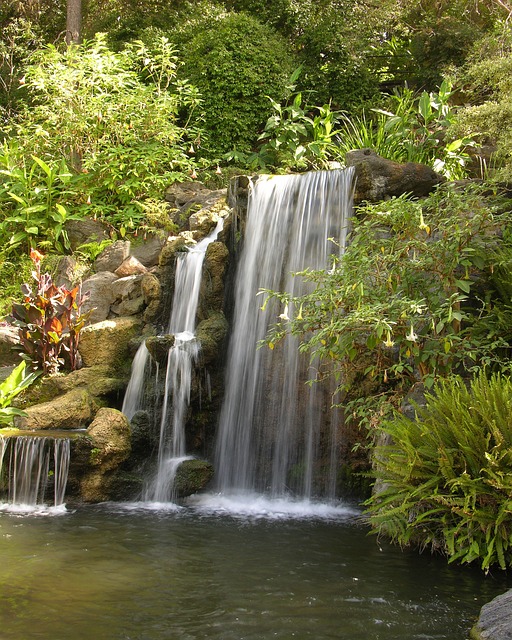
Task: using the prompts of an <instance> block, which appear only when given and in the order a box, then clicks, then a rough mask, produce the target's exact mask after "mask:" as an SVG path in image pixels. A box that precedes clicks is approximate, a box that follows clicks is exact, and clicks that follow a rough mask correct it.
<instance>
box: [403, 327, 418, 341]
mask: <svg viewBox="0 0 512 640" xmlns="http://www.w3.org/2000/svg"><path fill="white" fill-rule="evenodd" d="M405 339H406V340H409V341H410V342H417V341H418V336H417V334H415V333H414V328H413V326H412V324H411V330H410V331H409V333H408V334H407V335H406V336H405Z"/></svg>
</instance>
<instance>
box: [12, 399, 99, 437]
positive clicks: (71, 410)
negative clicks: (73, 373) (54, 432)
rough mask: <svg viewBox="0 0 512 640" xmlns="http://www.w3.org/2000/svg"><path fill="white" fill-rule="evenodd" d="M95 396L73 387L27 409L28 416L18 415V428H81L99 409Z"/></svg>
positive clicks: (89, 421) (16, 422)
mask: <svg viewBox="0 0 512 640" xmlns="http://www.w3.org/2000/svg"><path fill="white" fill-rule="evenodd" d="M97 408H98V407H97V405H96V403H95V401H94V398H93V397H92V396H91V395H90V394H89V393H88V392H87V390H86V389H73V390H72V391H69V392H68V393H65V394H64V395H60V396H57V397H56V398H53V399H52V400H49V401H48V402H43V403H42V404H36V405H33V406H31V407H28V408H27V409H25V411H26V414H27V415H26V416H24V417H17V418H15V420H14V424H15V426H16V428H18V429H30V430H33V431H36V430H40V429H44V430H48V429H81V428H83V427H86V426H87V425H88V424H90V423H91V421H92V419H93V418H94V415H95V413H96V411H97Z"/></svg>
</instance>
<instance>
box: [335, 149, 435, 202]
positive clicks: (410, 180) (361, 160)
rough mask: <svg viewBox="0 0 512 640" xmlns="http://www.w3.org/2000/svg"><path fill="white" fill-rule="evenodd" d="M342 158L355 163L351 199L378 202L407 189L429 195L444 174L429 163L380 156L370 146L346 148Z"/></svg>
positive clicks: (348, 164) (407, 190)
mask: <svg viewBox="0 0 512 640" xmlns="http://www.w3.org/2000/svg"><path fill="white" fill-rule="evenodd" d="M345 162H346V164H347V166H349V167H350V166H353V167H355V171H356V187H355V194H354V202H355V203H356V204H358V203H360V202H364V201H366V202H379V201H380V200H387V199H389V198H392V197H393V196H395V197H396V196H400V195H402V194H404V193H410V194H412V195H413V196H416V197H421V196H426V195H428V194H429V193H430V192H431V191H432V190H433V189H434V188H435V187H436V186H437V185H438V184H441V183H442V182H444V181H445V178H444V177H443V176H441V175H440V174H438V173H436V172H435V171H433V170H432V169H431V168H430V167H427V166H426V165H424V164H419V163H417V162H407V163H405V164H402V163H399V162H394V161H392V160H386V159H385V158H381V157H380V156H379V155H378V154H377V153H376V152H375V151H373V149H358V150H357V151H349V152H348V153H347V155H346V158H345Z"/></svg>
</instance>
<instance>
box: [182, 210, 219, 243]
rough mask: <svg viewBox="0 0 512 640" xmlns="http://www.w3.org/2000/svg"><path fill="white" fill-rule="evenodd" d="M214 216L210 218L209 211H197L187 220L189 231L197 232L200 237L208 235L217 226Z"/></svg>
mask: <svg viewBox="0 0 512 640" xmlns="http://www.w3.org/2000/svg"><path fill="white" fill-rule="evenodd" d="M215 218H216V216H212V212H211V210H210V209H199V211H196V212H195V213H193V214H192V215H191V216H190V218H189V219H188V224H189V227H190V231H193V232H194V231H197V232H199V234H200V235H201V236H202V237H206V236H207V235H209V233H210V232H211V231H213V229H215V225H216V224H217V220H216V219H215Z"/></svg>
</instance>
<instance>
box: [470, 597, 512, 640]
mask: <svg viewBox="0 0 512 640" xmlns="http://www.w3.org/2000/svg"><path fill="white" fill-rule="evenodd" d="M470 638H471V640H512V589H509V591H507V592H506V593H503V594H502V595H500V596H498V597H497V598H494V600H491V602H488V603H487V604H485V605H484V606H483V607H482V609H481V611H480V616H479V618H478V622H477V623H476V625H475V626H474V627H473V629H472V630H471V633H470Z"/></svg>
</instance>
